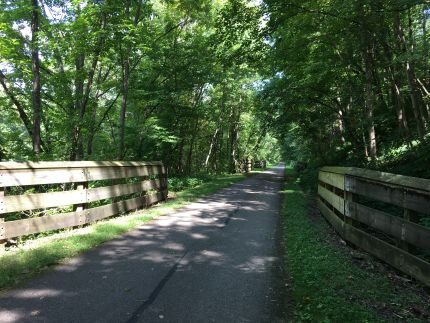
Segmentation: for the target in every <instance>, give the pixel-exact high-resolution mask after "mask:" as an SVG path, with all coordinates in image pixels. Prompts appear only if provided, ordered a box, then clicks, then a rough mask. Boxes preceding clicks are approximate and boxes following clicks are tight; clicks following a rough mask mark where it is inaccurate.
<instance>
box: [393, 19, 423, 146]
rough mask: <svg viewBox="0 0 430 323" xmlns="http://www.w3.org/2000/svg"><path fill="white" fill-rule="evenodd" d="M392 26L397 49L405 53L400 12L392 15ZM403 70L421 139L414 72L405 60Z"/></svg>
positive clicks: (421, 126) (421, 125)
mask: <svg viewBox="0 0 430 323" xmlns="http://www.w3.org/2000/svg"><path fill="white" fill-rule="evenodd" d="M394 15H395V16H394V24H395V29H396V39H397V42H398V47H399V49H400V50H401V52H402V53H407V48H408V46H407V42H406V38H405V33H404V31H403V27H402V23H401V17H400V12H395V14H394ZM405 69H406V78H407V82H408V86H409V97H410V99H411V105H412V112H413V115H414V119H415V123H416V125H417V132H418V136H419V137H420V138H422V137H423V136H424V124H423V122H422V119H421V116H420V108H419V106H418V105H419V101H418V98H417V91H416V85H415V81H414V78H415V71H414V66H413V64H412V63H411V62H410V61H409V60H406V62H405Z"/></svg>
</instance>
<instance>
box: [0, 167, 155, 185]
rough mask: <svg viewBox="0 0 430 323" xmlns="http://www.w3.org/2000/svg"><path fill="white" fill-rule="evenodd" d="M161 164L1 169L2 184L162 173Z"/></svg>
mask: <svg viewBox="0 0 430 323" xmlns="http://www.w3.org/2000/svg"><path fill="white" fill-rule="evenodd" d="M162 171H163V170H162V167H161V166H142V167H103V168H53V169H20V170H11V171H4V170H0V186H2V187H7V186H27V185H41V184H59V183H76V182H88V181H94V180H104V179H117V178H128V177H141V176H150V175H159V174H162Z"/></svg>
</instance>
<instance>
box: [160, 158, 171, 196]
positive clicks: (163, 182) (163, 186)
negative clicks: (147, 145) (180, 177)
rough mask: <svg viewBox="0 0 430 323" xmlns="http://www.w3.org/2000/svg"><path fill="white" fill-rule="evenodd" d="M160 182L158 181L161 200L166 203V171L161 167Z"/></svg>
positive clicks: (167, 193)
mask: <svg viewBox="0 0 430 323" xmlns="http://www.w3.org/2000/svg"><path fill="white" fill-rule="evenodd" d="M160 177H161V180H160V184H161V185H160V186H161V187H160V189H161V194H162V200H163V201H166V200H167V197H168V195H169V191H168V181H167V169H166V166H164V164H163V165H161V176H160Z"/></svg>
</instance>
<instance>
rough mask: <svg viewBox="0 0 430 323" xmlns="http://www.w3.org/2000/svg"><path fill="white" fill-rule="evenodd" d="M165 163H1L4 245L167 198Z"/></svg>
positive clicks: (0, 222) (0, 238) (0, 239)
mask: <svg viewBox="0 0 430 323" xmlns="http://www.w3.org/2000/svg"><path fill="white" fill-rule="evenodd" d="M167 193H168V192H167V173H166V169H165V167H164V166H163V164H162V163H161V162H119V161H114V162H87V161H76V162H38V163H31V162H26V163H17V162H0V243H1V242H3V243H4V242H5V240H7V239H10V238H16V237H21V236H25V235H29V234H33V233H40V232H45V231H50V230H58V229H64V228H69V227H76V226H80V225H83V224H87V223H91V222H94V221H97V220H100V219H104V218H107V217H110V216H113V215H117V214H120V213H124V212H127V211H131V210H136V209H139V208H142V207H147V206H150V205H152V204H155V203H157V202H160V201H163V200H165V199H166V198H167Z"/></svg>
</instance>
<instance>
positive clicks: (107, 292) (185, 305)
mask: <svg viewBox="0 0 430 323" xmlns="http://www.w3.org/2000/svg"><path fill="white" fill-rule="evenodd" d="M282 178H283V166H282V165H281V166H277V167H275V168H272V169H270V170H267V171H265V172H263V173H262V174H258V175H255V176H252V177H250V178H248V179H246V180H243V181H241V182H239V183H236V184H234V185H232V186H230V187H228V188H225V189H223V190H221V191H219V192H218V193H216V194H213V195H211V196H209V197H206V198H204V199H201V200H198V201H196V202H194V203H191V204H189V205H188V206H186V207H184V208H182V209H180V210H178V211H176V212H174V213H172V214H169V215H166V216H163V217H161V218H159V219H157V220H155V221H152V222H150V223H148V224H147V225H144V226H141V227H139V228H138V229H135V230H132V231H130V232H129V233H127V234H124V235H122V236H121V237H119V238H117V239H114V240H111V241H109V242H106V243H104V244H103V245H101V246H99V247H98V248H95V249H93V250H91V251H89V252H86V253H84V254H82V255H80V256H78V257H76V258H74V259H71V260H70V261H67V262H66V263H65V264H62V265H59V266H56V267H54V268H53V269H52V270H49V271H48V272H45V273H43V274H41V275H39V276H37V277H36V278H34V279H32V280H30V281H28V282H26V283H24V284H22V285H21V286H19V287H17V288H15V289H13V290H10V291H7V292H5V293H3V294H1V295H0V322H2V323H5V322H124V323H132V322H274V321H281V320H283V319H280V318H279V313H278V312H277V307H278V306H279V305H280V300H279V299H278V298H279V295H278V293H277V291H276V290H277V288H278V287H279V284H280V282H279V281H278V278H277V274H276V272H277V270H276V268H278V266H279V257H278V238H277V230H278V227H279V210H280V200H281V197H280V190H281V185H282Z"/></svg>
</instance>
